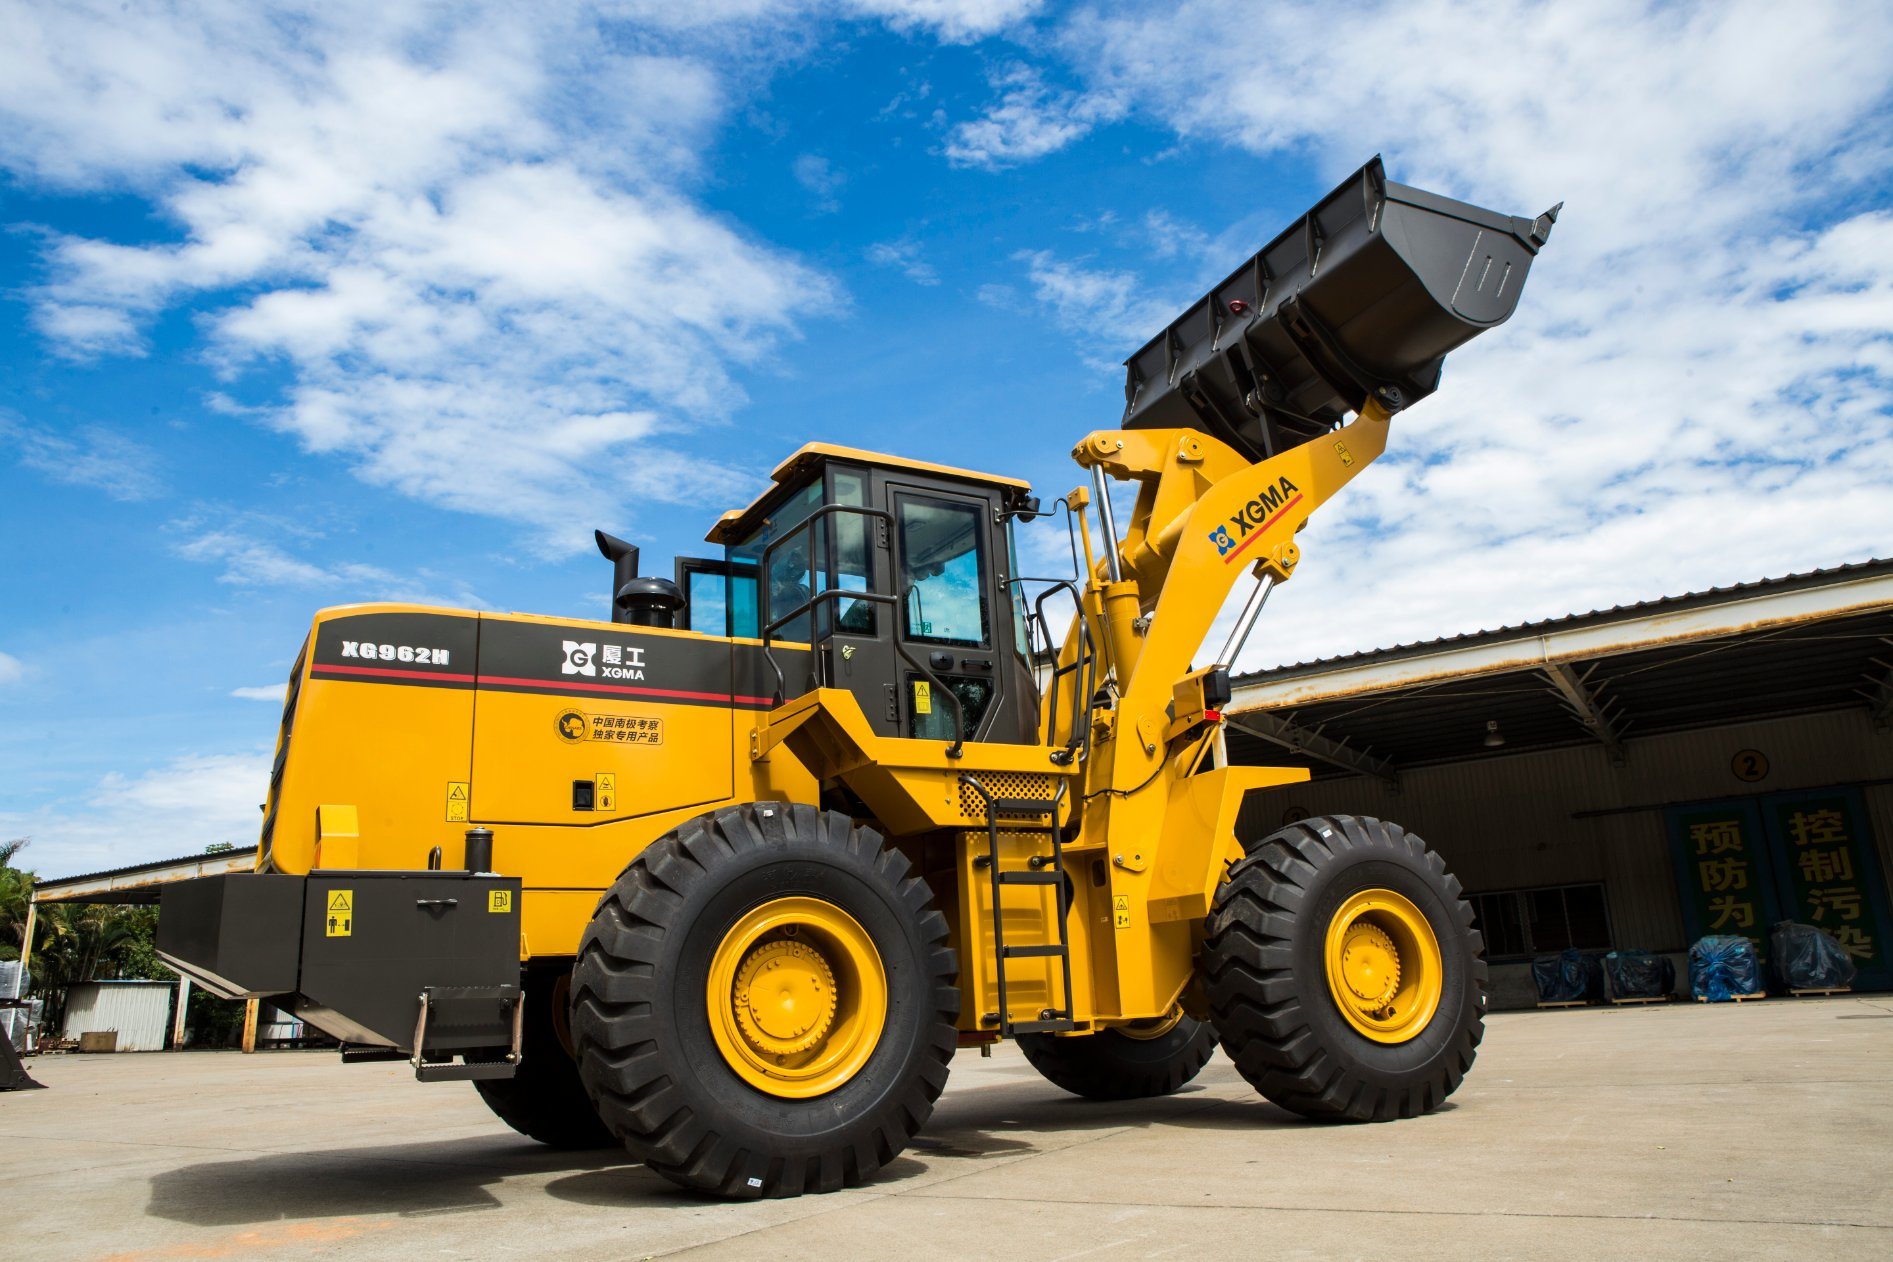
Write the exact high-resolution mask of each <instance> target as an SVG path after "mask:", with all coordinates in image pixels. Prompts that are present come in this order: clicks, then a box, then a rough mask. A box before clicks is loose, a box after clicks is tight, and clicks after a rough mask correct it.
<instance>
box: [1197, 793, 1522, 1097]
mask: <svg viewBox="0 0 1893 1262" xmlns="http://www.w3.org/2000/svg"><path fill="white" fill-rule="evenodd" d="M1388 891H1391V892H1392V894H1393V895H1395V896H1397V897H1396V898H1393V899H1382V896H1383V895H1384V894H1385V893H1386V892H1388ZM1376 900H1381V901H1382V902H1383V905H1390V906H1398V905H1399V904H1400V902H1401V901H1402V900H1404V902H1405V906H1406V909H1407V914H1408V915H1409V916H1414V917H1415V919H1414V920H1413V921H1412V922H1411V923H1412V924H1414V925H1415V926H1416V927H1417V923H1418V922H1417V917H1423V918H1424V925H1425V928H1427V929H1430V931H1431V933H1432V935H1433V937H1434V939H1435V941H1436V945H1437V960H1436V961H1432V962H1429V961H1428V960H1426V959H1425V957H1424V945H1423V944H1422V943H1419V942H1414V943H1412V944H1411V946H1412V949H1411V950H1410V951H1409V954H1410V955H1413V956H1415V957H1417V962H1415V963H1413V964H1410V965H1409V969H1411V970H1412V971H1411V972H1410V973H1409V974H1408V975H1407V978H1406V983H1408V984H1412V985H1414V986H1416V987H1417V986H1418V985H1419V981H1420V977H1421V975H1422V973H1423V972H1424V969H1425V968H1426V967H1429V966H1431V963H1436V964H1437V970H1438V976H1437V987H1438V989H1437V997H1436V1003H1435V1005H1434V1006H1433V1007H1432V1009H1431V1016H1430V1019H1429V1018H1425V1015H1424V1014H1425V1013H1426V1011H1427V1007H1426V1004H1425V1002H1424V998H1423V994H1422V992H1420V991H1416V992H1415V994H1416V995H1421V997H1420V998H1417V999H1414V1000H1412V1001H1411V1002H1409V999H1408V998H1407V997H1406V995H1405V993H1404V992H1399V991H1398V990H1397V987H1398V986H1400V985H1401V984H1403V983H1402V982H1401V981H1400V980H1399V979H1401V978H1402V972H1401V970H1400V968H1398V967H1395V968H1394V969H1393V970H1391V978H1392V979H1394V980H1388V981H1386V982H1385V984H1386V985H1388V986H1390V987H1394V988H1396V989H1395V990H1390V991H1389V992H1387V993H1388V994H1389V995H1395V994H1398V995H1400V997H1399V998H1398V999H1393V998H1390V999H1389V1001H1388V1006H1387V1007H1385V1008H1383V1009H1380V1010H1379V1011H1377V1012H1371V1013H1370V1012H1365V1010H1364V1009H1365V1002H1364V1001H1360V1000H1358V999H1357V994H1358V992H1356V991H1352V990H1344V989H1343V987H1344V986H1345V985H1346V984H1347V980H1348V975H1349V968H1351V967H1353V965H1351V964H1350V965H1349V966H1348V967H1343V968H1341V969H1338V970H1335V973H1336V975H1335V977H1334V979H1333V980H1332V981H1331V979H1330V969H1329V967H1328V960H1329V959H1330V958H1331V955H1330V953H1331V950H1332V948H1331V946H1330V938H1331V937H1334V936H1337V935H1338V937H1339V940H1341V941H1343V942H1350V941H1361V940H1360V939H1355V938H1353V937H1352V936H1351V935H1352V934H1354V933H1356V932H1358V933H1363V934H1370V935H1371V934H1372V933H1374V932H1379V931H1380V930H1379V927H1378V926H1379V922H1373V923H1369V924H1368V926H1367V927H1366V928H1356V927H1355V926H1356V925H1357V924H1360V923H1362V922H1361V921H1358V920H1350V919H1349V916H1350V908H1353V907H1360V906H1369V907H1371V906H1373V905H1374V904H1375V902H1376ZM1370 915H1371V913H1370ZM1392 929H1393V932H1395V933H1399V932H1401V927H1400V925H1399V924H1398V923H1394V924H1393V925H1392ZM1378 941H1379V942H1381V943H1391V942H1392V939H1391V938H1389V937H1388V936H1387V935H1386V933H1385V932H1382V933H1381V937H1380V938H1379V939H1378ZM1482 947H1483V943H1482V942H1481V940H1480V936H1479V934H1478V933H1477V932H1476V931H1475V930H1474V929H1473V927H1472V908H1471V907H1469V906H1468V905H1467V903H1466V901H1465V899H1463V898H1462V897H1460V886H1459V882H1458V881H1457V880H1455V879H1454V878H1453V877H1452V876H1451V875H1450V874H1449V873H1448V872H1447V871H1446V864H1445V862H1444V861H1443V860H1441V858H1440V857H1439V856H1438V855H1436V854H1434V853H1433V852H1432V851H1430V850H1428V849H1427V848H1426V844H1425V843H1424V842H1422V841H1421V840H1420V839H1419V838H1418V837H1415V836H1413V835H1412V834H1410V833H1408V832H1406V831H1405V830H1404V829H1402V828H1401V827H1400V826H1399V825H1397V824H1390V823H1385V822H1383V821H1381V820H1377V819H1366V818H1357V817H1355V816H1351V815H1337V816H1332V817H1321V816H1317V817H1315V818H1312V819H1307V820H1303V821H1301V822H1299V823H1296V824H1292V825H1290V826H1289V827H1287V828H1284V829H1282V830H1281V831H1279V832H1276V833H1273V834H1271V835H1270V836H1268V837H1266V838H1264V839H1263V840H1262V841H1260V842H1259V843H1256V844H1255V845H1254V846H1252V847H1250V848H1249V854H1248V855H1247V857H1245V858H1243V859H1242V860H1240V861H1239V862H1237V863H1236V864H1235V865H1234V866H1233V867H1232V868H1231V870H1230V874H1229V880H1228V882H1227V883H1226V884H1224V885H1223V886H1222V888H1221V889H1220V890H1218V892H1217V895H1216V902H1215V906H1214V907H1213V908H1212V910H1211V912H1210V915H1209V919H1208V922H1207V923H1206V925H1205V941H1204V951H1203V970H1204V975H1205V981H1206V983H1207V989H1208V991H1209V998H1210V1011H1211V1016H1212V1020H1214V1022H1215V1024H1216V1030H1217V1034H1218V1036H1219V1037H1220V1039H1221V1042H1222V1047H1223V1051H1224V1052H1225V1053H1227V1054H1228V1056H1229V1058H1230V1060H1232V1061H1234V1062H1235V1066H1236V1069H1237V1070H1238V1071H1239V1072H1240V1073H1241V1074H1242V1076H1243V1077H1244V1078H1246V1079H1248V1081H1249V1082H1250V1084H1251V1085H1253V1086H1254V1087H1255V1088H1256V1090H1258V1091H1260V1092H1261V1093H1262V1094H1263V1095H1264V1096H1266V1097H1268V1099H1269V1100H1271V1101H1272V1102H1274V1103H1275V1104H1278V1105H1280V1106H1281V1107H1283V1108H1285V1109H1289V1110H1291V1111H1293V1112H1295V1113H1299V1114H1301V1115H1303V1116H1304V1117H1310V1118H1317V1119H1321V1120H1328V1121H1355V1122H1384V1121H1388V1120H1391V1119H1393V1118H1396V1117H1413V1116H1415V1115H1417V1114H1420V1113H1426V1112H1429V1111H1431V1110H1432V1109H1435V1108H1437V1107H1439V1105H1440V1103H1441V1102H1442V1101H1443V1100H1445V1099H1446V1097H1447V1096H1449V1095H1451V1094H1452V1093H1453V1091H1454V1090H1455V1089H1456V1088H1457V1087H1458V1086H1459V1083H1460V1081H1461V1080H1462V1079H1463V1078H1464V1077H1465V1075H1466V1071H1467V1070H1468V1069H1470V1068H1471V1067H1472V1062H1473V1057H1474V1055H1475V1049H1476V1048H1477V1047H1478V1045H1479V1040H1480V1037H1481V1036H1482V1035H1483V1033H1484V1029H1485V1024H1484V1021H1485V1006H1486V965H1485V960H1484V958H1483V956H1482V954H1481V951H1482ZM1373 950H1374V946H1373V944H1372V942H1369V944H1368V946H1367V952H1368V953H1371V952H1372V951H1373ZM1343 958H1344V959H1346V958H1350V957H1345V956H1344V957H1343ZM1362 958H1367V956H1366V955H1364V956H1363V957H1362ZM1383 959H1384V957H1383ZM1394 963H1395V964H1396V965H1398V963H1399V952H1398V951H1396V952H1394ZM1386 974H1387V970H1383V977H1385V976H1386ZM1370 988H1371V987H1370ZM1344 998H1345V999H1346V1000H1347V1001H1348V1002H1349V1003H1351V1004H1354V1005H1355V1009H1354V1011H1355V1015H1354V1016H1350V1015H1349V1012H1348V1010H1346V1009H1344V1007H1343V999H1344ZM1403 1004H1404V1005H1407V1006H1406V1008H1405V1015H1404V1016H1403V1015H1402V1011H1401V1008H1400V1005H1403ZM1377 1020H1384V1021H1385V1022H1387V1023H1388V1024H1389V1025H1391V1026H1394V1027H1395V1028H1394V1029H1393V1030H1392V1031H1391V1032H1380V1033H1381V1037H1378V1038H1377V1037H1374V1035H1373V1034H1372V1033H1367V1032H1363V1023H1366V1024H1368V1025H1371V1023H1372V1022H1374V1021H1377ZM1402 1020H1405V1021H1408V1022H1411V1023H1413V1024H1412V1025H1411V1026H1410V1027H1407V1028H1404V1029H1402V1028H1399V1027H1398V1023H1399V1022H1400V1021H1402ZM1422 1020H1424V1024H1420V1022H1421V1021H1422ZM1389 1033H1391V1035H1392V1036H1393V1037H1389V1036H1388V1035H1389Z"/></svg>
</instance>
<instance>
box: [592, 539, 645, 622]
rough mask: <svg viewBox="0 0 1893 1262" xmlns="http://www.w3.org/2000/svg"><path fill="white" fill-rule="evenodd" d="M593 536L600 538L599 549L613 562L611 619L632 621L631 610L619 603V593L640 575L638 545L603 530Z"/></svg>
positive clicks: (614, 620)
mask: <svg viewBox="0 0 1893 1262" xmlns="http://www.w3.org/2000/svg"><path fill="white" fill-rule="evenodd" d="M592 537H593V538H594V539H596V540H598V550H599V551H600V552H602V553H604V554H605V559H606V560H607V561H609V562H611V596H612V600H611V620H612V621H613V622H630V621H631V620H632V618H631V611H630V610H628V609H622V608H620V607H619V605H618V599H617V597H618V593H619V592H621V591H623V590H624V585H625V584H626V583H628V582H630V581H631V580H632V579H634V578H636V577H637V576H638V545H637V544H635V543H626V542H625V541H624V540H622V539H620V538H618V536H616V535H608V534H606V533H605V532H604V531H602V530H594V531H592Z"/></svg>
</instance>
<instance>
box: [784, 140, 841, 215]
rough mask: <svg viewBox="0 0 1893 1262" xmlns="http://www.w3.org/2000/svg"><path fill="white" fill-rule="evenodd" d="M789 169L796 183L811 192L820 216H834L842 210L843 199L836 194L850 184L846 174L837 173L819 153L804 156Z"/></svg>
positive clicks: (831, 164) (832, 165)
mask: <svg viewBox="0 0 1893 1262" xmlns="http://www.w3.org/2000/svg"><path fill="white" fill-rule="evenodd" d="M789 169H790V170H791V171H792V172H794V174H795V182H796V183H797V184H800V185H801V186H802V187H803V188H805V189H807V190H808V191H809V193H810V195H811V197H812V198H813V205H814V207H815V210H816V212H817V213H818V214H823V215H832V214H834V213H835V212H836V211H838V210H840V209H841V199H840V198H839V197H837V196H836V194H837V193H839V192H840V191H841V189H842V186H843V185H845V184H847V182H848V176H847V173H846V172H843V171H837V170H836V169H835V166H834V164H833V163H832V162H830V161H829V160H828V159H827V158H824V157H822V155H821V154H819V153H805V154H802V155H801V156H800V157H798V158H797V159H796V160H795V161H794V162H793V163H791V164H790V168H789Z"/></svg>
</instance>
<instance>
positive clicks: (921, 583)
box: [898, 497, 991, 648]
mask: <svg viewBox="0 0 1893 1262" xmlns="http://www.w3.org/2000/svg"><path fill="white" fill-rule="evenodd" d="M898 520H899V524H900V553H901V576H900V590H901V610H902V617H903V620H904V622H905V631H906V635H907V638H908V639H909V640H916V641H920V642H922V643H926V644H945V645H955V646H960V647H968V648H983V647H985V646H986V644H987V643H989V642H990V640H991V625H990V622H989V613H988V610H987V607H986V570H987V565H986V551H985V548H984V547H983V546H982V544H981V540H982V538H983V536H984V533H985V531H984V529H983V527H984V525H985V514H984V513H983V512H981V511H980V509H979V507H978V506H975V505H972V504H963V503H952V502H949V501H945V500H934V499H922V498H919V497H903V498H902V499H901V500H900V510H899V513H898Z"/></svg>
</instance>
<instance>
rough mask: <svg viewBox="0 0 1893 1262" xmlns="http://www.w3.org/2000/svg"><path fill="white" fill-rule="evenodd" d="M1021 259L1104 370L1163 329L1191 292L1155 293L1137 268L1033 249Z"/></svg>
mask: <svg viewBox="0 0 1893 1262" xmlns="http://www.w3.org/2000/svg"><path fill="white" fill-rule="evenodd" d="M1017 258H1018V261H1020V262H1022V263H1024V264H1025V269H1026V279H1027V280H1028V281H1029V282H1030V284H1031V286H1032V295H1033V297H1035V298H1036V299H1038V301H1039V302H1041V303H1043V304H1045V305H1046V306H1048V307H1050V308H1051V310H1052V314H1053V315H1054V316H1055V317H1056V318H1057V320H1058V323H1059V325H1060V327H1062V328H1064V329H1065V330H1066V331H1067V332H1068V333H1070V334H1071V335H1072V336H1073V337H1074V338H1075V339H1076V340H1077V341H1078V342H1079V344H1080V345H1081V346H1083V347H1085V348H1086V350H1087V351H1088V352H1089V353H1090V354H1089V358H1090V360H1091V362H1092V363H1094V364H1095V365H1097V366H1098V367H1099V368H1100V370H1101V371H1106V372H1109V371H1115V370H1116V369H1117V367H1118V365H1119V364H1121V363H1122V362H1123V359H1124V357H1125V356H1126V355H1128V354H1129V353H1130V352H1132V351H1134V350H1136V349H1137V348H1138V347H1140V346H1142V345H1143V344H1144V343H1145V342H1148V341H1149V340H1150V339H1151V338H1153V337H1155V336H1156V335H1157V334H1159V333H1161V332H1162V331H1163V329H1164V327H1165V326H1166V325H1168V324H1169V323H1170V321H1171V320H1173V319H1175V318H1176V314H1177V311H1178V309H1179V307H1180V305H1181V300H1182V299H1183V298H1184V297H1185V295H1182V294H1177V295H1173V296H1170V297H1166V296H1164V295H1163V294H1160V293H1157V292H1154V291H1153V287H1152V286H1151V285H1150V284H1149V283H1147V282H1146V281H1145V280H1144V279H1143V278H1142V277H1140V276H1138V275H1137V274H1136V273H1135V272H1129V271H1123V270H1116V269H1111V268H1101V267H1093V266H1089V265H1088V264H1086V263H1082V262H1073V261H1071V260H1068V259H1060V258H1058V257H1056V256H1055V255H1053V254H1052V252H1051V251H1049V250H1028V251H1024V252H1022V253H1020V254H1019V255H1018V256H1017ZM1192 296H1193V295H1192Z"/></svg>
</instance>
